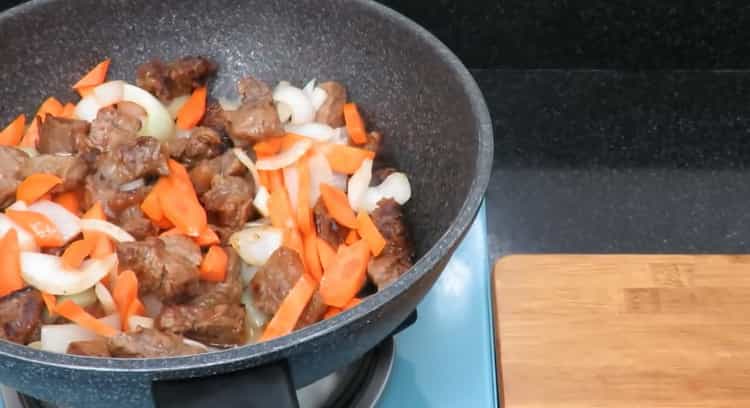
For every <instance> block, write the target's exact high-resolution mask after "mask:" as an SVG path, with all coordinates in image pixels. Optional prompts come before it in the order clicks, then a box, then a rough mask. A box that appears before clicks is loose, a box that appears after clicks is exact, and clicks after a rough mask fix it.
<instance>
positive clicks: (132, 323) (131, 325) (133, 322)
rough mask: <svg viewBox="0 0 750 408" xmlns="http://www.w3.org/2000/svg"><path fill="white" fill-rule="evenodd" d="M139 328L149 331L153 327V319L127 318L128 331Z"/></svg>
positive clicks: (141, 317) (142, 317) (143, 317)
mask: <svg viewBox="0 0 750 408" xmlns="http://www.w3.org/2000/svg"><path fill="white" fill-rule="evenodd" d="M139 327H143V328H144V329H151V328H153V327H154V319H152V318H150V317H145V316H130V317H128V330H129V331H136V329H138V328H139Z"/></svg>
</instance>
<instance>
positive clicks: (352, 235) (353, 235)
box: [344, 229, 360, 245]
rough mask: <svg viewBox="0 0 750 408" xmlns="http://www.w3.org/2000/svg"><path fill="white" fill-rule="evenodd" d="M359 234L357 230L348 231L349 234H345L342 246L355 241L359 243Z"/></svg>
mask: <svg viewBox="0 0 750 408" xmlns="http://www.w3.org/2000/svg"><path fill="white" fill-rule="evenodd" d="M359 239H360V238H359V234H358V233H357V230H355V229H353V230H349V233H348V234H346V239H344V244H346V245H351V244H353V243H355V242H357V241H359Z"/></svg>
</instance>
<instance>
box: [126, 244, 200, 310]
mask: <svg viewBox="0 0 750 408" xmlns="http://www.w3.org/2000/svg"><path fill="white" fill-rule="evenodd" d="M117 257H118V260H119V266H120V269H122V270H124V269H131V270H132V271H133V272H135V274H136V275H137V276H138V286H139V291H140V292H141V293H149V292H154V293H156V294H157V295H158V296H159V297H160V298H161V299H162V301H164V302H165V303H173V302H179V301H183V300H185V299H188V298H191V297H193V296H194V295H195V294H196V293H197V291H198V277H199V272H198V265H199V264H200V261H201V253H200V248H198V247H197V245H195V243H193V241H192V240H190V239H188V238H185V237H182V236H178V235H172V236H168V237H162V238H154V237H149V238H146V239H145V240H143V241H135V242H120V243H118V244H117Z"/></svg>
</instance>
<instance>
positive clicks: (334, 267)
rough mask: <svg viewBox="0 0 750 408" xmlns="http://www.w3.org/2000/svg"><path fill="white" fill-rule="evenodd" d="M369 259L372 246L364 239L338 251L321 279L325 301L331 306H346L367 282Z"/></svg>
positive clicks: (322, 294) (321, 292) (321, 289)
mask: <svg viewBox="0 0 750 408" xmlns="http://www.w3.org/2000/svg"><path fill="white" fill-rule="evenodd" d="M369 260H370V248H369V246H368V245H367V243H366V242H364V241H358V242H356V243H354V244H353V245H351V246H348V247H345V248H343V249H342V250H341V251H340V252H339V253H337V254H336V257H335V258H334V260H333V261H331V264H330V265H329V266H328V268H327V269H326V271H325V273H324V274H323V278H322V279H321V280H320V296H321V297H322V298H323V302H325V304H327V305H329V306H335V307H341V308H343V307H344V306H346V304H347V303H349V301H351V300H352V299H353V298H354V297H355V296H356V295H357V292H359V291H360V289H362V286H363V285H364V284H365V281H366V279H367V262H368V261H369Z"/></svg>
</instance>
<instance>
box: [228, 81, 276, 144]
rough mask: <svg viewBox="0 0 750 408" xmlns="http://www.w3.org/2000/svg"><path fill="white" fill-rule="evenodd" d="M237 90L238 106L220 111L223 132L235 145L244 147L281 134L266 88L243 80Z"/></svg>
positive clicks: (274, 109)
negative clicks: (239, 99)
mask: <svg viewBox="0 0 750 408" xmlns="http://www.w3.org/2000/svg"><path fill="white" fill-rule="evenodd" d="M237 89H238V91H239V92H240V95H241V96H242V105H240V107H239V108H237V110H234V111H225V112H224V117H225V118H226V119H227V133H229V136H230V137H231V138H232V140H234V142H235V144H237V145H240V146H246V145H248V144H251V143H254V142H257V141H259V140H262V139H265V138H267V137H275V136H281V135H283V134H284V128H283V127H282V126H281V121H280V120H279V115H278V113H277V112H276V106H275V105H274V104H273V99H272V97H271V96H272V94H271V88H269V87H268V85H266V84H265V83H264V82H262V81H260V80H257V79H255V78H252V77H247V78H244V79H242V80H240V81H239V82H238V83H237Z"/></svg>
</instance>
